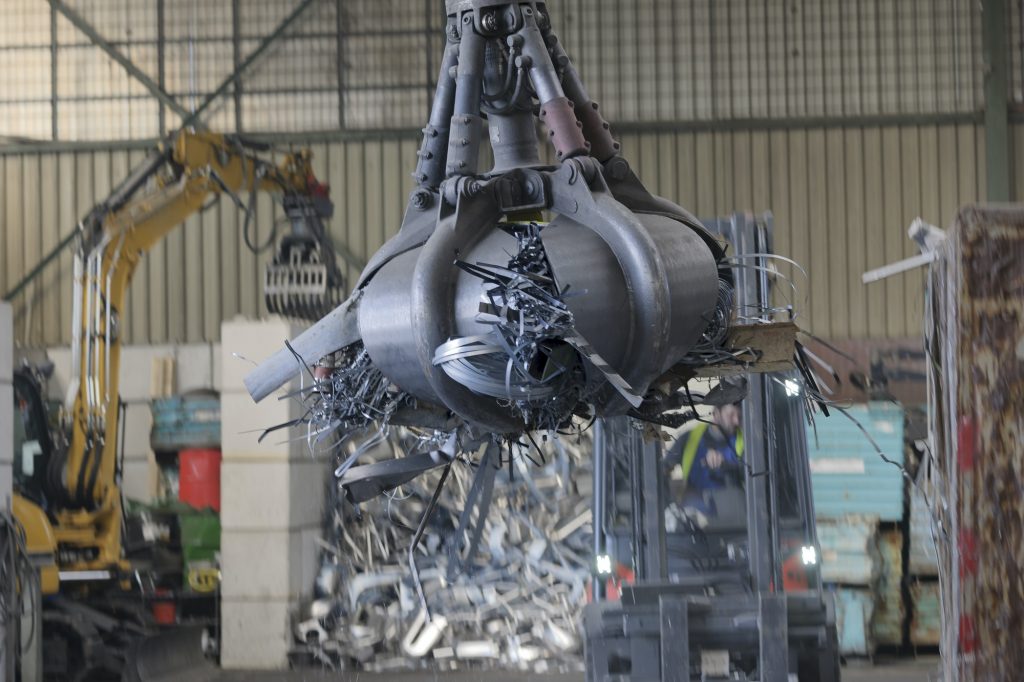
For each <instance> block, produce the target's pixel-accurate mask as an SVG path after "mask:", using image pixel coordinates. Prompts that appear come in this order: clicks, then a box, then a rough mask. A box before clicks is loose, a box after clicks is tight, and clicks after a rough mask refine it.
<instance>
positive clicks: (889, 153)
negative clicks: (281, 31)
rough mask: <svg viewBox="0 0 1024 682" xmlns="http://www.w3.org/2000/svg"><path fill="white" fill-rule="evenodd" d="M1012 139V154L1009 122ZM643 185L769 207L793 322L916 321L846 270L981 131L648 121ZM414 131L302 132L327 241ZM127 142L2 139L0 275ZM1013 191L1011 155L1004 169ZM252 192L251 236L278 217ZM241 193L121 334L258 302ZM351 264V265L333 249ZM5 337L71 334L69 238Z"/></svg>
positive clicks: (857, 264) (194, 234) (167, 258)
mask: <svg viewBox="0 0 1024 682" xmlns="http://www.w3.org/2000/svg"><path fill="white" fill-rule="evenodd" d="M1015 133H1016V134H1015V135H1014V140H1015V145H1016V146H1015V150H1014V153H1013V154H1012V157H1013V158H1015V159H1018V160H1020V159H1024V126H1019V127H1017V128H1016V129H1015ZM621 137H622V142H623V147H624V150H625V153H626V155H627V156H628V158H629V159H631V161H632V163H633V164H634V166H635V167H636V168H637V169H638V171H639V173H640V176H641V178H643V179H645V180H646V182H647V183H648V185H649V186H650V188H651V189H652V190H653V191H655V192H658V193H660V194H662V195H664V196H666V197H669V198H671V199H673V200H676V201H678V202H679V203H681V204H682V205H683V206H686V207H687V208H690V209H691V210H693V211H694V212H695V213H697V214H698V215H702V216H711V215H716V214H721V213H726V212H731V211H733V210H752V211H762V210H768V209H770V210H772V211H773V212H774V214H775V219H776V230H777V237H776V238H777V242H776V251H777V252H778V253H780V254H783V255H788V256H790V257H792V258H793V259H795V260H796V261H797V262H799V263H801V264H802V265H803V266H804V268H805V269H806V270H807V272H808V274H809V277H810V280H809V282H803V281H801V280H800V279H798V280H797V285H798V287H800V290H801V292H802V295H804V296H806V301H802V300H797V301H796V303H797V305H798V307H799V308H801V310H800V312H801V316H802V317H801V320H802V324H803V325H804V326H805V327H806V328H808V329H810V330H811V331H813V332H814V333H816V334H818V335H823V336H827V337H834V338H846V337H850V338H886V337H890V338H891V337H903V336H910V335H915V334H917V333H919V331H920V328H921V325H920V320H921V310H922V305H923V299H922V287H921V277H920V275H919V274H909V275H902V276H898V277H895V278H892V279H890V280H888V281H887V282H884V283H880V284H873V285H871V286H867V287H865V286H864V285H862V284H861V283H860V274H861V273H862V272H863V271H864V270H867V269H870V268H873V267H877V266H879V265H883V264H885V263H888V262H891V261H894V260H898V259H900V258H904V257H907V256H910V255H912V254H913V252H914V251H913V245H912V243H911V242H910V241H909V240H908V239H907V238H906V227H907V225H908V224H909V223H910V221H911V220H913V218H914V217H916V216H918V215H920V216H922V217H923V218H925V219H926V220H928V221H930V222H933V223H935V224H937V225H943V226H944V225H947V224H949V222H950V221H951V220H952V218H953V216H954V214H955V212H956V210H957V207H959V206H960V205H962V204H965V203H969V202H972V201H976V200H977V199H978V198H979V197H981V196H983V194H984V185H985V178H984V174H985V162H984V161H985V160H984V146H983V140H982V131H981V129H980V127H976V126H973V125H968V124H962V125H919V126H902V127H896V126H892V127H872V128H861V127H856V128H841V127H834V128H812V129H793V130H734V131H727V132H709V131H693V132H652V133H630V134H625V135H622V136H621ZM416 147H417V142H416V140H415V139H414V138H413V137H411V136H405V138H404V139H393V138H380V137H371V138H368V139H360V140H350V141H337V142H330V143H326V142H324V143H315V144H313V145H312V149H313V152H314V155H315V156H314V165H315V167H316V170H317V173H318V174H319V175H320V176H321V177H322V178H323V179H324V180H325V181H327V182H329V183H330V185H331V187H332V196H333V198H334V200H335V203H336V210H335V217H334V218H333V219H332V220H331V223H330V229H331V232H332V234H333V236H334V239H335V240H336V242H337V243H338V244H340V245H344V246H345V247H346V248H347V249H348V250H349V251H351V252H352V254H353V255H354V256H355V257H356V258H357V259H359V260H363V261H365V260H366V259H367V258H368V257H369V255H370V254H372V253H373V252H374V251H375V250H376V249H377V248H378V247H379V246H380V245H381V244H383V243H384V240H385V239H387V238H388V237H389V236H390V235H392V234H394V233H395V232H396V231H397V229H398V226H399V223H400V222H401V217H402V211H403V209H404V204H405V200H406V196H407V193H408V192H409V190H410V189H411V187H412V180H411V178H410V176H409V173H410V171H411V166H412V164H413V162H414V160H415V156H414V155H415V151H416ZM142 155H143V152H142V151H140V150H125V149H121V150H107V149H100V150H95V151H74V152H72V151H67V152H61V153H26V154H2V155H0V165H2V172H0V183H2V185H0V204H2V211H0V234H2V235H3V239H2V240H0V264H2V265H3V272H2V277H0V285H2V286H3V288H4V289H6V288H9V287H11V286H12V285H14V283H16V282H17V281H18V280H19V279H20V278H21V277H22V275H23V274H24V273H25V271H26V270H27V269H28V267H30V266H31V265H32V264H34V263H36V262H38V260H39V259H40V258H41V256H42V254H44V253H46V252H47V251H48V250H49V249H50V248H51V247H52V246H53V245H54V244H56V243H57V242H58V241H59V239H60V237H61V236H63V235H64V234H66V233H67V231H68V230H69V229H70V228H71V227H72V226H73V225H74V224H75V223H76V221H77V220H78V219H79V218H80V217H81V216H82V215H84V213H85V212H86V211H87V210H88V208H89V207H91V206H92V204H93V202H94V201H95V200H96V199H97V198H98V197H102V196H105V195H106V193H107V192H108V191H109V189H110V187H111V183H112V182H115V181H116V180H117V179H119V178H121V177H123V176H124V175H125V174H126V173H127V171H128V169H129V168H130V167H131V166H132V165H133V164H135V163H137V162H138V161H139V160H141V158H142ZM1016 175H1017V187H1016V191H1017V197H1018V198H1019V199H1022V200H1024V172H1018V173H1017V174H1016ZM274 209H275V207H274V206H273V204H272V202H271V200H270V198H269V197H268V196H261V197H259V200H258V202H257V215H258V219H257V221H256V225H255V236H256V238H257V239H258V240H259V241H263V240H265V239H266V238H267V237H268V236H269V235H270V233H271V230H272V225H273V222H274V221H275V220H276V219H278V218H280V217H281V216H280V214H279V213H276V212H275V210H274ZM241 225H242V221H241V219H240V214H239V211H238V210H237V209H236V208H235V207H234V205H233V204H232V203H231V202H230V201H221V202H219V203H218V204H217V205H215V206H214V207H212V208H211V209H209V210H207V211H206V212H205V213H203V214H202V215H199V216H197V217H194V218H192V219H191V220H189V221H188V222H187V223H186V224H185V225H184V226H183V227H182V228H181V229H179V230H177V231H175V232H174V233H172V234H171V235H170V236H169V237H168V238H167V239H166V240H165V241H164V242H163V243H162V244H160V245H159V246H157V247H156V248H155V249H154V250H153V252H152V253H150V254H149V255H148V256H147V257H146V258H145V259H144V260H143V263H142V266H141V267H140V268H139V270H138V271H137V273H136V275H135V278H134V280H133V284H132V287H131V290H130V293H129V303H128V311H127V314H126V318H125V327H126V338H127V341H128V342H129V343H157V342H165V341H180V342H194V341H213V340H216V339H217V338H218V336H219V329H220V322H221V320H223V319H229V318H231V317H233V316H234V315H236V314H238V313H241V314H244V315H246V316H250V317H251V316H256V315H260V314H262V313H263V312H264V308H263V302H262V293H261V286H262V282H261V278H262V272H263V264H264V263H265V262H266V258H267V257H268V254H267V253H263V254H260V255H254V254H252V253H251V252H250V251H249V250H248V249H246V247H245V246H244V244H243V241H242V237H241ZM347 274H348V278H349V281H350V282H354V281H355V279H356V277H357V275H358V270H357V269H356V268H354V267H351V266H349V267H348V269H347ZM15 315H16V321H17V332H16V333H17V338H18V340H19V342H21V343H25V344H28V345H40V344H46V345H52V344H59V343H67V342H69V341H70V326H69V325H70V317H71V279H70V255H69V254H64V256H62V258H61V261H60V263H59V264H58V265H55V266H52V267H50V268H49V269H48V270H47V271H46V273H45V275H44V276H43V277H42V278H41V280H39V281H38V282H37V283H36V284H35V285H33V286H32V287H31V288H30V289H29V291H28V295H27V296H22V297H19V300H17V301H16V310H15Z"/></svg>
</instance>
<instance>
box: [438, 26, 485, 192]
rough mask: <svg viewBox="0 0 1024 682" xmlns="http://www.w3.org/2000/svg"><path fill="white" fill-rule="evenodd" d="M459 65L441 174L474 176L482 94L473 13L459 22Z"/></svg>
mask: <svg viewBox="0 0 1024 682" xmlns="http://www.w3.org/2000/svg"><path fill="white" fill-rule="evenodd" d="M460 21H461V24H462V37H461V39H460V40H459V63H458V66H457V67H456V76H455V104H454V109H453V114H452V118H451V124H450V126H449V132H448V158H447V160H446V163H445V174H446V175H448V176H452V175H476V173H477V169H478V166H479V163H480V138H481V135H482V131H483V120H482V119H481V118H480V95H481V93H482V92H483V76H484V46H485V44H486V43H485V41H484V37H483V36H482V35H480V34H479V33H477V32H476V29H475V28H474V26H473V13H472V12H466V13H465V14H463V15H462V18H461V20H460Z"/></svg>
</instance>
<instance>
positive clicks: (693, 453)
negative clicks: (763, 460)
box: [679, 422, 743, 481]
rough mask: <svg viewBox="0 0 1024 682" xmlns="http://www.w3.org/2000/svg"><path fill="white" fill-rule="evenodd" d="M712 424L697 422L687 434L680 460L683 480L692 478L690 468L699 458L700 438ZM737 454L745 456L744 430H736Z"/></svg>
mask: <svg viewBox="0 0 1024 682" xmlns="http://www.w3.org/2000/svg"><path fill="white" fill-rule="evenodd" d="M708 426H710V424H705V423H704V422H701V423H700V424H697V427H696V428H694V429H691V430H690V432H689V433H687V434H686V436H687V437H686V447H685V448H683V461H682V462H680V464H679V466H680V467H681V468H682V470H683V480H684V481H687V480H689V478H690V469H692V468H693V460H695V459H696V458H697V448H699V447H700V439H701V438H703V437H704V434H705V432H707V430H708ZM736 455H737V456H738V457H743V432H742V431H737V432H736Z"/></svg>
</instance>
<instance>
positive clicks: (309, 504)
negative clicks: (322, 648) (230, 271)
mask: <svg viewBox="0 0 1024 682" xmlns="http://www.w3.org/2000/svg"><path fill="white" fill-rule="evenodd" d="M300 331H301V328H300V327H297V326H296V325H294V324H293V323H290V322H287V321H285V320H282V319H271V320H264V321H259V322H255V321H248V320H242V319H237V318H236V319H235V320H231V321H229V322H225V323H224V325H223V326H222V327H221V349H222V350H221V352H222V358H221V372H222V375H221V438H222V452H223V463H222V469H221V527H222V532H221V572H222V575H223V578H222V584H221V664H222V666H223V667H224V668H250V669H256V668H258V669H280V668H284V667H286V666H287V652H288V650H289V649H290V647H291V642H292V629H291V619H292V616H293V614H294V612H295V610H296V607H297V606H298V603H299V601H300V600H301V599H302V598H304V597H306V596H308V595H309V593H310V592H311V590H312V586H313V578H314V576H315V573H316V570H317V544H316V539H317V538H318V537H319V534H320V526H321V515H322V511H323V499H324V486H325V484H326V481H327V479H328V466H329V465H328V463H327V462H325V461H323V460H314V459H313V458H312V457H311V456H310V455H309V454H308V451H307V449H306V444H305V441H304V439H302V438H301V437H300V432H299V431H297V430H285V429H282V430H279V431H275V432H274V433H272V434H270V435H268V436H267V437H266V438H265V439H264V440H263V442H262V443H259V442H257V441H258V439H259V437H260V434H261V432H262V431H263V429H266V428H268V427H271V426H276V425H278V424H281V423H283V422H286V421H289V420H292V419H296V418H297V417H299V416H301V414H302V409H301V407H300V405H299V404H298V403H297V402H296V401H295V400H292V399H285V400H278V399H277V396H276V395H275V396H270V397H268V398H266V399H265V400H264V401H263V402H262V403H260V404H258V405H257V404H255V403H253V401H252V399H251V398H250V397H249V395H248V394H247V393H246V392H245V387H244V385H243V383H242V378H243V377H244V376H245V374H246V373H247V372H248V371H249V370H250V369H251V368H252V362H251V361H254V362H260V361H262V360H263V359H265V358H267V357H269V356H270V355H271V354H272V353H274V352H275V351H277V350H278V349H279V348H281V347H283V345H284V341H285V340H286V339H291V338H295V336H296V335H297V334H298V333H299V332H300ZM237 356H241V357H242V358H245V360H242V359H240V358H239V357H237ZM297 387H298V381H296V382H295V384H294V385H291V386H287V387H285V388H284V389H283V390H282V393H284V392H287V391H291V390H293V389H295V388H297Z"/></svg>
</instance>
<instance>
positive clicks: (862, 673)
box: [217, 657, 939, 682]
mask: <svg viewBox="0 0 1024 682" xmlns="http://www.w3.org/2000/svg"><path fill="white" fill-rule="evenodd" d="M876 663H877V664H876V665H872V664H871V663H868V662H859V661H856V662H853V663H852V664H850V665H846V666H844V667H843V682H932V681H933V680H938V679H939V678H938V670H939V659H938V657H921V658H918V659H894V660H885V661H881V660H880V661H877V662H876ZM217 680H218V682H327V681H328V680H331V681H337V680H346V681H348V682H355V681H356V680H359V681H360V682H441V680H444V682H582V680H583V675H571V674H570V675H532V674H522V673H513V672H487V673H482V672H459V673H394V674H390V675H385V674H370V673H361V674H360V673H319V672H310V671H301V670H295V671H290V672H280V673H268V672H250V671H230V672H221V674H220V675H219V676H218V677H217Z"/></svg>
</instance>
